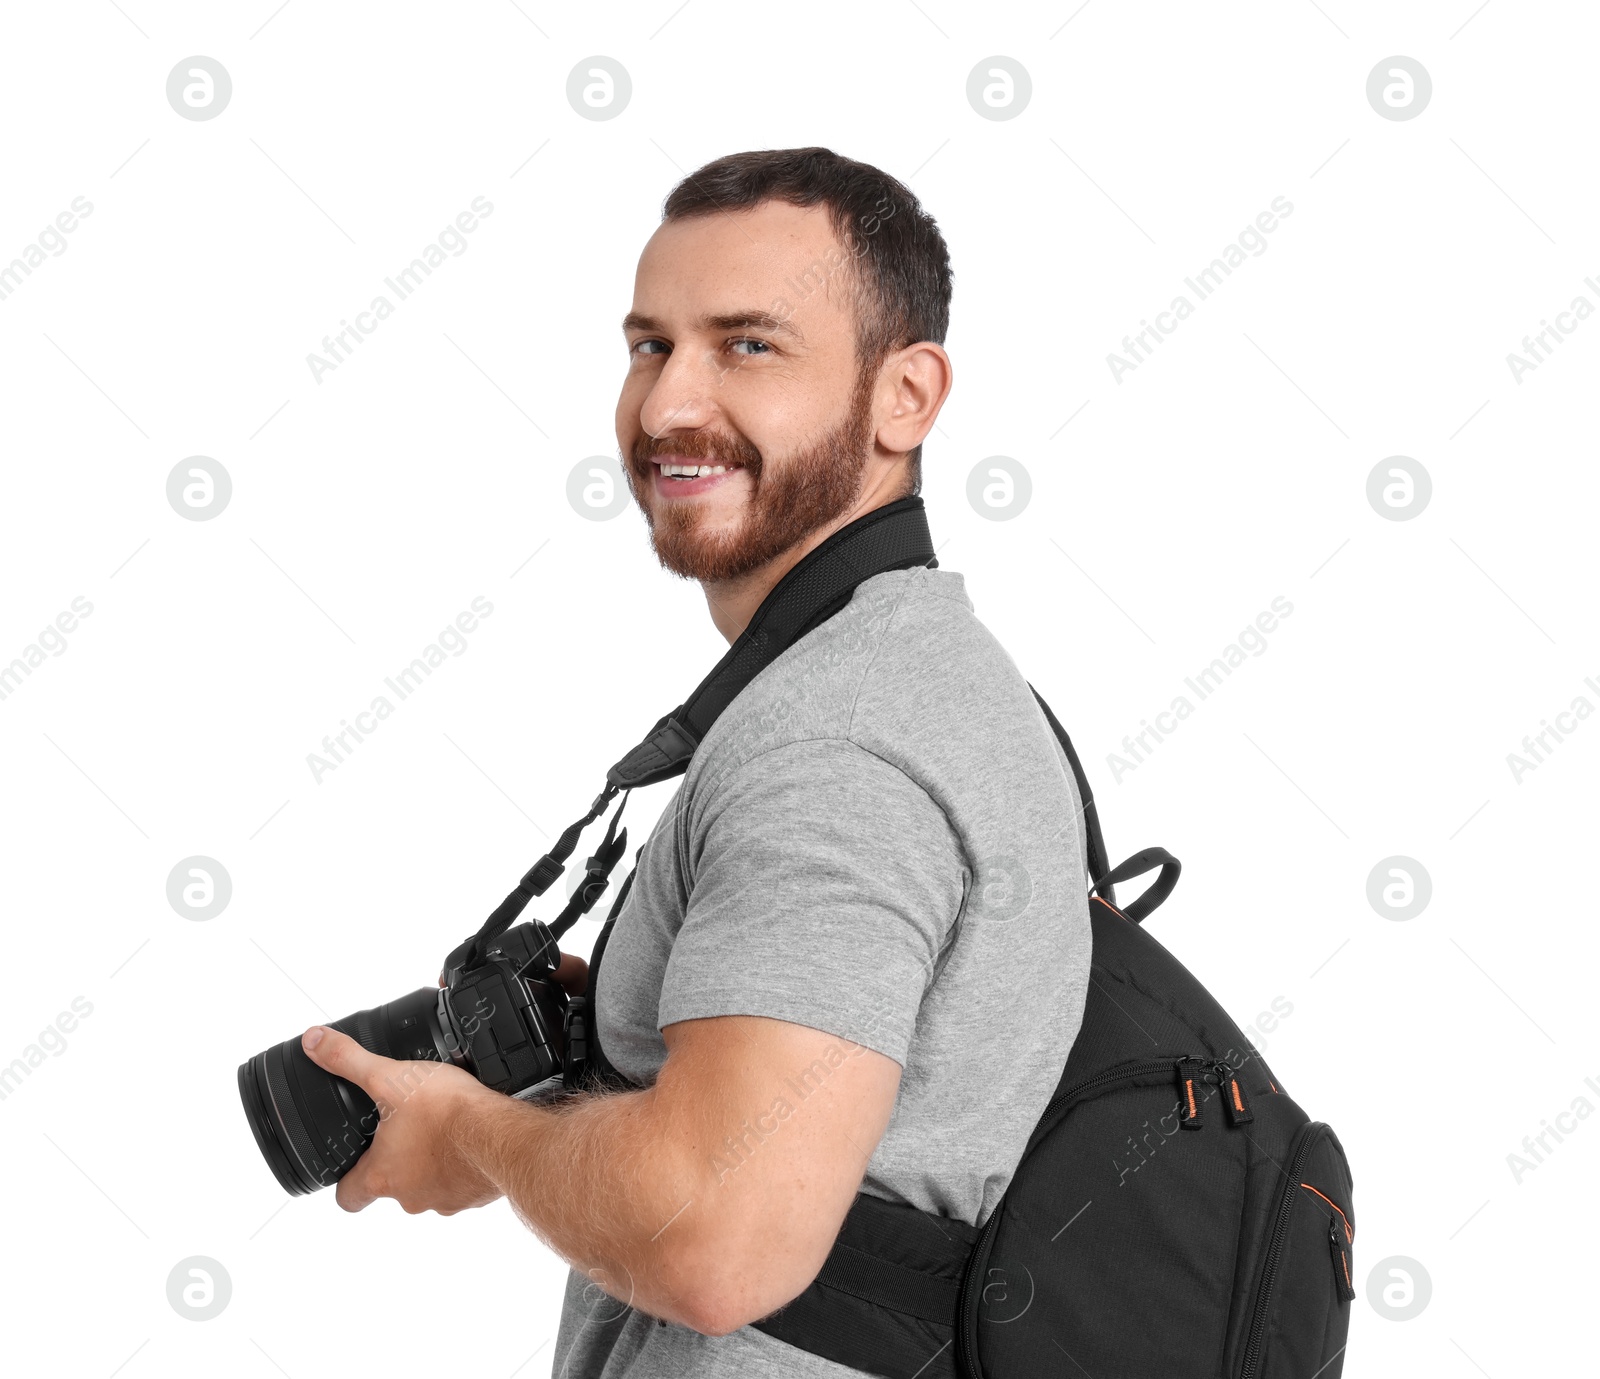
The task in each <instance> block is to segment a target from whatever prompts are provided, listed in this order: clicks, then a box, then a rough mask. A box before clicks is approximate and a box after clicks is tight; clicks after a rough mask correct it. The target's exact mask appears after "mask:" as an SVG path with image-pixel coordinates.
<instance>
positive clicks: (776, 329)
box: [622, 310, 805, 342]
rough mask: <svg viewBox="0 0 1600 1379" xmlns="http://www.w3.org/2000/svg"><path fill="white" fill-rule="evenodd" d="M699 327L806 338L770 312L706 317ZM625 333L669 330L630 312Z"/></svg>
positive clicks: (796, 338)
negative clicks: (765, 332) (762, 331)
mask: <svg viewBox="0 0 1600 1379" xmlns="http://www.w3.org/2000/svg"><path fill="white" fill-rule="evenodd" d="M696 324H697V325H698V326H699V328H700V329H701V330H710V331H718V330H765V331H769V332H771V333H772V334H773V335H787V336H789V337H790V338H791V339H793V340H796V341H800V342H803V341H804V340H805V336H803V335H801V333H800V332H799V330H798V329H796V328H795V326H794V325H792V324H791V323H790V322H789V321H788V320H787V319H785V318H784V317H782V316H774V315H773V314H772V313H771V312H770V311H753V310H745V311H729V312H724V313H722V314H720V315H713V314H711V313H707V314H706V315H704V316H702V317H701V318H700V319H699V321H698V322H696ZM622 329H623V330H624V331H630V330H639V331H647V332H649V333H651V334H655V335H665V334H667V330H666V327H664V326H663V325H662V324H661V322H659V321H657V320H656V319H655V317H653V316H646V315H644V314H643V313H641V312H638V311H630V312H629V313H628V314H627V315H626V316H624V317H623V318H622Z"/></svg>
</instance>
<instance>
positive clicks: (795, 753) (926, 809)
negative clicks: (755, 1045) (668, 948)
mask: <svg viewBox="0 0 1600 1379" xmlns="http://www.w3.org/2000/svg"><path fill="white" fill-rule="evenodd" d="M691 829H692V833H693V835H694V838H695V843H697V844H698V846H695V845H694V844H692V845H691V848H690V854H689V855H690V857H691V859H692V879H691V884H690V890H689V901H688V906H687V908H686V910H685V914H684V921H683V927H682V929H681V930H680V931H679V933H678V935H677V938H676V940H675V941H674V943H673V947H672V953H671V956H670V958H669V959H668V961H667V969H666V975H665V978H664V980H663V983H662V990H661V1001H660V1007H659V1015H658V1023H659V1025H660V1027H661V1028H662V1029H665V1028H666V1027H667V1026H668V1025H671V1024H674V1023H676V1022H677V1021H679V1020H693V1019H701V1018H705V1017H707V1016H714V1015H763V1016H767V1017H770V1018H772V1019H777V1020H788V1021H791V1022H793V1023H795V1024H801V1025H807V1026H810V1027H811V1028H813V1029H818V1030H822V1031H824V1032H826V1033H829V1034H835V1035H838V1036H839V1037H840V1038H841V1039H845V1040H848V1041H850V1042H852V1043H856V1044H863V1045H865V1046H866V1047H868V1048H871V1049H875V1050H877V1051H878V1052H879V1053H882V1054H886V1055H887V1056H888V1057H890V1058H892V1059H894V1060H895V1061H896V1062H897V1063H899V1064H900V1065H901V1066H902V1067H903V1066H904V1065H905V1061H906V1054H907V1050H908V1049H909V1047H910V1044H911V1036H912V1031H913V1030H914V1028H915V1026H916V1020H917V1012H918V1009H919V1008H920V1006H921V1004H922V999H923V996H924V994H925V993H926V991H927V989H928V985H929V983H930V982H931V981H932V980H933V977H934V974H935V971H936V966H937V963H938V959H939V956H940V953H941V952H942V951H943V949H944V946H945V943H946V941H947V939H948V938H949V937H950V931H951V927H952V925H953V924H954V923H955V921H956V917H957V915H958V914H959V912H960V909H961V902H962V898H963V895H964V892H965V886H966V880H967V876H968V868H967V865H966V862H965V859H964V856H963V851H962V847H961V843H960V840H959V839H958V838H957V837H956V834H955V831H954V830H953V829H952V828H951V825H950V821H949V819H948V818H947V816H946V815H945V812H944V810H943V809H942V808H940V806H939V805H938V804H937V803H936V802H935V801H934V800H933V799H932V798H931V797H930V796H929V795H928V793H927V792H926V791H925V790H924V789H923V788H922V787H921V786H920V785H918V784H917V783H916V782H915V781H914V780H912V779H911V778H910V777H909V776H907V775H906V774H905V772H903V771H901V770H900V769H899V768H898V767H896V766H893V765H891V764H890V763H888V762H886V761H884V760H883V759H882V758H880V757H877V756H874V755H873V754H872V753H870V752H868V751H866V750H865V749H864V748H861V747H859V746H857V745H856V744H855V743H853V742H849V741H847V740H844V739H837V738H827V739H818V740H813V741H805V742H796V743H789V744H786V745H785V746H782V747H777V748H774V749H772V750H771V751H768V752H764V753H762V754H760V755H758V756H756V757H754V758H752V759H751V760H750V761H748V762H746V763H744V764H743V765H742V766H740V767H738V768H737V769H736V770H734V771H732V772H730V774H729V776H728V778H727V779H725V780H723V781H721V782H718V784H717V786H716V788H715V792H714V795H713V797H712V798H711V799H710V800H708V802H707V804H706V812H705V814H704V816H703V819H702V820H701V821H699V822H698V823H694V824H692V825H691Z"/></svg>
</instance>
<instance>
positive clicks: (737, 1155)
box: [308, 1016, 900, 1335]
mask: <svg viewBox="0 0 1600 1379" xmlns="http://www.w3.org/2000/svg"><path fill="white" fill-rule="evenodd" d="M663 1033H664V1038H665V1040H666V1044H667V1060H666V1063H665V1064H664V1065H663V1067H662V1069H661V1073H660V1075H659V1077H658V1079H657V1081H656V1083H655V1085H654V1086H652V1087H650V1088H648V1089H646V1090H643V1091H636V1092H623V1093H617V1094H613V1095H588V1096H581V1097H575V1098H572V1099H571V1100H570V1101H568V1102H565V1103H561V1104H557V1105H554V1106H548V1105H535V1104H530V1103H526V1102H520V1101H516V1100H514V1099H512V1098H509V1097H504V1096H501V1095H499V1094H498V1093H495V1092H490V1091H488V1090H487V1089H486V1088H484V1087H482V1086H480V1085H479V1084H478V1083H477V1082H475V1081H473V1080H472V1079H471V1078H470V1077H468V1076H467V1075H466V1074H465V1073H462V1072H461V1071H460V1070H459V1069H455V1068H450V1067H442V1066H440V1065H437V1064H420V1065H419V1064H409V1065H401V1064H396V1063H394V1062H392V1061H391V1060H388V1059H381V1058H378V1057H377V1056H376V1055H373V1054H369V1053H367V1052H366V1051H365V1050H363V1049H361V1047H360V1046H359V1045H357V1044H355V1043H354V1041H343V1044H347V1045H348V1047H343V1044H341V1045H340V1046H337V1047H336V1048H329V1049H327V1052H326V1055H325V1057H319V1056H318V1055H319V1054H323V1053H324V1048H326V1047H327V1046H328V1044H329V1043H330V1039H329V1037H328V1036H325V1037H324V1040H323V1046H324V1047H319V1048H318V1049H317V1050H315V1051H314V1052H313V1051H310V1050H308V1052H311V1053H312V1057H313V1058H315V1059H316V1061H317V1062H319V1063H321V1064H322V1065H323V1066H324V1067H327V1068H329V1070H330V1071H334V1072H338V1073H340V1074H341V1075H342V1076H346V1077H350V1078H351V1079H352V1080H354V1081H356V1082H358V1083H360V1084H361V1085H362V1086H363V1087H364V1088H365V1089H366V1090H367V1092H368V1093H369V1094H371V1095H373V1096H374V1099H375V1100H378V1101H379V1103H380V1106H383V1105H385V1102H386V1100H388V1101H390V1102H392V1109H387V1110H386V1111H385V1115H384V1119H383V1123H382V1124H381V1125H380V1127H379V1130H378V1136H377V1140H376V1141H375V1143H374V1145H373V1148H372V1149H370V1150H369V1151H368V1152H367V1154H366V1155H364V1156H363V1157H362V1158H361V1160H359V1161H358V1162H357V1164H356V1166H355V1168H354V1169H352V1170H351V1172H350V1173H349V1174H347V1175H346V1177H345V1179H344V1180H343V1181H341V1183H340V1189H339V1200H340V1203H341V1205H344V1206H346V1207H347V1208H349V1209H352V1210H359V1209H360V1208H361V1207H363V1206H365V1205H366V1204H367V1203H368V1202H370V1201H371V1200H372V1199H373V1198H374V1197H377V1196H393V1197H396V1198H397V1199H398V1200H399V1201H400V1202H401V1204H402V1206H404V1207H405V1208H406V1210H408V1211H424V1210H436V1211H443V1212H446V1213H449V1212H453V1211H455V1210H459V1209H460V1208H461V1207H463V1206H477V1205H482V1204H483V1203H484V1202H487V1201H492V1200H494V1198H495V1197H496V1196H499V1195H501V1194H504V1195H505V1196H506V1197H507V1198H509V1199H510V1201H511V1203H512V1206H513V1208H514V1209H515V1210H516V1212H517V1214H518V1216H519V1217H521V1219H522V1220H523V1222H524V1223H525V1224H527V1225H528V1227H529V1228H530V1229H531V1230H533V1231H534V1232H536V1233H537V1234H538V1235H539V1236H540V1238H541V1239H543V1240H544V1241H546V1243H548V1244H549V1246H550V1247H551V1248H552V1249H553V1250H554V1251H556V1253H558V1254H559V1255H561V1256H562V1257H563V1258H565V1259H566V1260H568V1261H569V1262H570V1263H571V1264H573V1266H574V1267H576V1268H578V1269H579V1270H581V1271H583V1272H586V1273H588V1274H589V1276H590V1277H591V1278H593V1279H594V1280H595V1281H596V1282H597V1283H599V1284H600V1286H601V1287H603V1288H604V1289H605V1290H606V1291H607V1292H609V1293H611V1294H613V1295H614V1296H616V1297H619V1298H621V1299H622V1300H623V1301H625V1302H628V1303H631V1304H632V1305H634V1306H636V1307H638V1308H640V1309H641V1310H643V1311H645V1312H647V1313H650V1314H651V1315H654V1316H658V1317H664V1318H666V1319H667V1320H669V1321H674V1322H677V1323H679V1324H681V1325H684V1326H688V1327H692V1328H693V1329H695V1330H697V1331H701V1332H704V1333H706V1334H710V1335H723V1334H726V1333H727V1332H730V1331H734V1330H737V1329H738V1328H739V1327H740V1326H743V1325H746V1324H747V1323H749V1322H751V1321H755V1320H756V1319H758V1318H760V1317H763V1316H765V1315H767V1314H768V1313H769V1312H771V1311H773V1310H774V1309H775V1308H777V1307H780V1306H782V1305H783V1304H784V1303H786V1302H788V1301H789V1300H790V1299H792V1298H793V1297H795V1296H796V1295H797V1294H799V1293H800V1292H802V1291H803V1290H804V1289H805V1288H806V1286H807V1285H808V1284H809V1283H810V1282H811V1280H812V1279H813V1278H814V1277H815V1276H816V1274H817V1271H818V1270H819V1269H820V1268H821V1266H822V1262H823V1260H824V1259H825V1258H826V1257H827V1254H828V1251H829V1249H830V1248H831V1247H832V1244H833V1241H834V1238H835V1236H836V1235H837V1234H838V1230H839V1226H840V1224H841V1223H842V1222H843V1220H844V1216H845V1213H846V1212H847V1211H848V1210H849V1207H850V1203H851V1201H852V1200H853V1198H854V1195H855V1192H856V1189H857V1188H858V1187H859V1185H860V1182H861V1177H862V1174H863V1172H864V1171H865V1168H866V1164H867V1160H868V1157H869V1156H870V1154H871V1152H872V1150H873V1149H874V1148H875V1147H876V1146H877V1144H878V1142H879V1140H881V1139H882V1137H883V1133H884V1130H885V1129H886V1128H887V1127H888V1123H889V1116H890V1113H891V1111H892V1110H893V1107H894V1099H895V1095H896V1093H897V1091H898V1090H899V1082H900V1067H899V1065H898V1064H897V1063H895V1062H894V1060H893V1059H890V1058H887V1057H885V1056H884V1055H882V1054H879V1053H876V1052H874V1051H872V1050H870V1049H866V1048H863V1047H862V1046H860V1045H857V1044H852V1043H849V1042H848V1041H846V1040H843V1039H840V1038H837V1037H835V1036H833V1035H829V1034H824V1033H822V1032H820V1031H817V1030H814V1029H810V1028H808V1027H806V1026H803V1025H796V1024H791V1023H788V1022H786V1021H782V1020H770V1019H764V1018H760V1017H756V1016H721V1017H717V1018H715V1019H704V1020H686V1021H683V1022H681V1023H678V1024H675V1025H671V1026H668V1028H667V1029H666V1030H665V1031H664V1032H663ZM333 1038H336V1039H342V1036H333ZM335 1063H337V1064H338V1065H337V1066H335ZM401 1068H404V1069H406V1070H408V1072H409V1070H410V1069H418V1070H425V1071H421V1078H420V1083H419V1084H418V1085H417V1086H416V1089H415V1090H414V1091H411V1092H410V1093H409V1094H407V1095H404V1096H401V1097H398V1098H395V1097H389V1098H386V1097H385V1095H383V1093H384V1089H385V1087H386V1086H387V1085H393V1086H402V1085H405V1083H406V1082H407V1081H415V1080H416V1078H417V1076H418V1075H417V1074H415V1073H412V1074H410V1075H409V1077H407V1076H404V1075H402V1076H401V1077H399V1078H398V1079H397V1078H396V1076H395V1074H396V1071H397V1070H399V1069H401ZM357 1072H359V1073H360V1074H361V1075H359V1076H358V1075H357ZM441 1084H442V1085H441ZM386 1136H388V1137H389V1139H388V1141H387V1144H388V1148H387V1149H385V1145H386V1140H385V1137H386ZM380 1150H383V1151H384V1152H383V1153H381V1154H380ZM347 1185H348V1186H347Z"/></svg>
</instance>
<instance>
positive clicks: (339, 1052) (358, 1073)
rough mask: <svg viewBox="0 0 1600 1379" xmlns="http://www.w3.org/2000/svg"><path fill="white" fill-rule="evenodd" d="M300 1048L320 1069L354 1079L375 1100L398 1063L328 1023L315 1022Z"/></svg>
mask: <svg viewBox="0 0 1600 1379" xmlns="http://www.w3.org/2000/svg"><path fill="white" fill-rule="evenodd" d="M300 1047H301V1048H303V1049H304V1050H305V1051H306V1057H307V1058H309V1059H310V1060H311V1061H312V1062H313V1063H315V1064H316V1065H317V1066H318V1067H319V1068H321V1069H323V1070H324V1071H325V1072H330V1073H333V1074H334V1075H335V1076H337V1077H342V1078H345V1079H346V1080H347V1081H350V1082H354V1083H355V1084H356V1086H358V1087H359V1088H361V1090H362V1091H364V1092H365V1093H366V1094H367V1095H368V1096H370V1097H371V1098H372V1099H373V1100H374V1101H377V1100H378V1092H377V1090H376V1089H377V1087H378V1086H379V1084H380V1083H381V1082H382V1080H383V1079H384V1078H385V1077H386V1076H387V1075H388V1072H389V1069H391V1068H392V1067H393V1066H394V1060H393V1059H392V1058H384V1057H382V1056H381V1055H380V1054H376V1053H372V1052H370V1051H368V1050H367V1049H364V1048H362V1047H361V1045H360V1044H358V1043H356V1041H355V1040H354V1039H352V1038H351V1037H350V1036H349V1035H348V1034H341V1033H340V1032H339V1031H338V1030H336V1029H329V1028H328V1027H327V1026H326V1025H312V1027H311V1028H310V1029H308V1030H307V1031H306V1032H305V1034H304V1036H303V1037H302V1038H301V1040H300Z"/></svg>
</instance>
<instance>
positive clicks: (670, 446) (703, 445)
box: [629, 431, 762, 479]
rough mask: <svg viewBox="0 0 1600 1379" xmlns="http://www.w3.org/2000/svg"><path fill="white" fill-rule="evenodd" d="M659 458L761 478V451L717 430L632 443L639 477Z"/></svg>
mask: <svg viewBox="0 0 1600 1379" xmlns="http://www.w3.org/2000/svg"><path fill="white" fill-rule="evenodd" d="M662 455H676V456H681V457H682V458H683V459H685V460H698V461H699V462H700V463H701V464H725V465H738V466H739V467H740V468H742V469H748V470H749V471H750V477H751V478H752V479H756V478H760V476H761V464H762V461H761V452H760V450H758V449H757V448H756V447H755V446H754V445H753V444H752V443H751V442H750V441H749V440H748V439H747V438H746V437H744V436H741V435H738V434H737V433H734V434H723V433H722V432H718V431H689V432H685V433H684V434H683V435H677V436H674V435H665V434H664V435H661V436H652V435H650V434H648V433H646V434H644V435H641V436H640V437H639V439H638V440H637V441H636V442H635V443H634V446H633V451H632V454H631V455H630V457H629V458H630V459H631V460H632V461H633V466H634V469H635V471H636V472H637V473H639V474H640V475H644V474H648V473H649V471H650V466H651V465H652V464H653V463H654V462H655V461H656V459H657V458H658V457H659V456H662Z"/></svg>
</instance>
